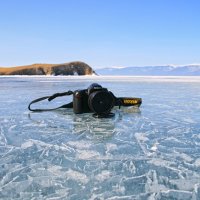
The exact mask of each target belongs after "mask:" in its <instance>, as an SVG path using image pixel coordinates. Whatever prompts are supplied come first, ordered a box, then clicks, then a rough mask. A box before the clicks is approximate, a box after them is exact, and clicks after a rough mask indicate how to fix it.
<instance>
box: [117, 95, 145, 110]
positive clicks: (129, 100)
mask: <svg viewBox="0 0 200 200" xmlns="http://www.w3.org/2000/svg"><path fill="white" fill-rule="evenodd" d="M141 103H142V99H141V98H134V97H117V98H116V103H115V106H119V108H120V107H121V106H125V107H127V106H138V107H139V106H140V105H141Z"/></svg>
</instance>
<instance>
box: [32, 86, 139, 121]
mask: <svg viewBox="0 0 200 200" xmlns="http://www.w3.org/2000/svg"><path fill="white" fill-rule="evenodd" d="M72 94H73V101H72V102H71V103H68V104H65V105H62V106H59V107H57V108H51V109H49V108H48V109H32V108H31V105H32V104H34V103H37V102H39V101H43V100H45V99H48V101H52V100H53V99H55V98H56V97H61V96H66V95H72ZM141 103H142V99H141V98H135V97H116V96H115V95H114V94H113V93H112V92H111V91H109V90H108V89H107V88H103V87H102V86H101V85H99V84H97V83H93V84H91V85H90V86H89V87H88V88H87V89H83V90H75V91H74V92H73V91H68V92H63V93H56V94H53V95H52V96H45V97H41V98H39V99H36V100H33V101H32V102H31V103H30V104H29V106H28V109H29V110H30V111H34V112H41V111H52V110H56V109H60V108H73V111H74V113H75V114H81V113H89V112H93V113H94V114H93V116H94V117H97V118H103V117H112V116H114V114H113V113H111V110H112V108H113V107H114V106H119V108H120V107H121V106H138V107H139V106H140V105H141Z"/></svg>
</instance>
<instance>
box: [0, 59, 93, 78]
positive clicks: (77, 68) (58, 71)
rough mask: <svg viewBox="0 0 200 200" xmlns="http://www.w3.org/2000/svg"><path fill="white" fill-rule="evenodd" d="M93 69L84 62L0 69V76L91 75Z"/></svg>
mask: <svg viewBox="0 0 200 200" xmlns="http://www.w3.org/2000/svg"><path fill="white" fill-rule="evenodd" d="M93 73H95V72H94V71H93V69H92V68H91V67H90V66H89V65H87V64H86V63H84V62H79V61H77V62H69V63H63V64H33V65H26V66H18V67H9V68H6V67H1V68H0V75H55V76H57V75H92V74H93Z"/></svg>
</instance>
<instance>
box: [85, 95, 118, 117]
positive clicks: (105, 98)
mask: <svg viewBox="0 0 200 200" xmlns="http://www.w3.org/2000/svg"><path fill="white" fill-rule="evenodd" d="M88 105H89V107H90V109H91V110H92V111H93V112H95V113H98V114H106V113H109V112H110V111H111V109H112V108H113V106H114V97H113V95H112V93H111V92H108V91H96V92H93V93H92V94H90V96H89V98H88Z"/></svg>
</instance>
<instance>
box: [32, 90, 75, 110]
mask: <svg viewBox="0 0 200 200" xmlns="http://www.w3.org/2000/svg"><path fill="white" fill-rule="evenodd" d="M73 93H74V92H72V91H70V90H69V91H68V92H63V93H56V94H53V95H52V96H45V97H41V98H38V99H35V100H33V101H31V103H30V104H29V106H28V109H29V110H30V111H34V112H42V111H52V110H57V109H59V108H73V102H70V103H68V104H64V105H62V106H59V107H57V108H50V109H32V108H31V105H32V104H34V103H37V102H40V101H43V100H45V99H48V101H52V100H53V99H55V98H57V97H62V96H69V95H72V94H73Z"/></svg>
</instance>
